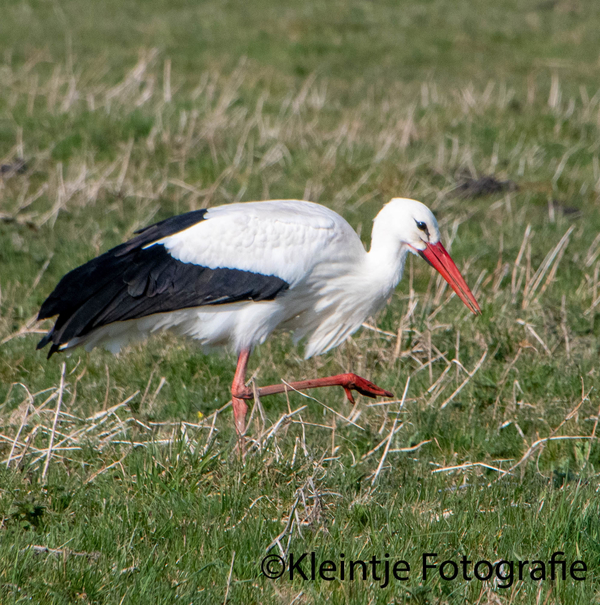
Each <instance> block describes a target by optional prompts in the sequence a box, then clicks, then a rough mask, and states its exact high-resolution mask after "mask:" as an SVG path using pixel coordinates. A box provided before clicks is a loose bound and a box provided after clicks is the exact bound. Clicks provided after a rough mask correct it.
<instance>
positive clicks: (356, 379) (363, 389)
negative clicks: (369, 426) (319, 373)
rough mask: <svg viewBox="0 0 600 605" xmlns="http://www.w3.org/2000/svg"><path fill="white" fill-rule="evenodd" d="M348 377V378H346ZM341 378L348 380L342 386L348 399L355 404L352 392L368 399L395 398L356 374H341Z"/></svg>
mask: <svg viewBox="0 0 600 605" xmlns="http://www.w3.org/2000/svg"><path fill="white" fill-rule="evenodd" d="M346 377H347V378H346ZM340 378H346V380H345V381H343V382H341V383H340V386H342V387H343V388H344V391H345V392H346V397H347V398H348V401H350V402H351V403H354V397H353V395H352V391H353V390H354V391H358V392H359V393H360V394H361V395H365V396H366V397H372V398H373V399H374V398H375V397H393V396H394V394H393V393H390V392H389V391H386V390H385V389H382V388H381V387H379V386H377V385H376V384H375V383H374V382H371V381H370V380H367V379H366V378H363V377H362V376H357V375H356V374H341V375H340Z"/></svg>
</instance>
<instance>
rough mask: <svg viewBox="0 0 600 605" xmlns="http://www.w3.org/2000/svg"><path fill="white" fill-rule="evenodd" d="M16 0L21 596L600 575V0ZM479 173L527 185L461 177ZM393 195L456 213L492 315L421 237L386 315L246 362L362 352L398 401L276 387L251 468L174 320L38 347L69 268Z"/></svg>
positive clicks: (311, 365) (10, 319) (528, 591)
mask: <svg viewBox="0 0 600 605" xmlns="http://www.w3.org/2000/svg"><path fill="white" fill-rule="evenodd" d="M2 10H3V14H2V19H1V20H0V50H2V52H3V54H2V55H0V56H2V57H3V60H2V63H1V64H0V158H2V163H3V164H11V163H13V162H15V161H16V159H17V158H19V157H24V158H25V159H26V161H27V168H26V170H25V171H23V172H7V173H5V174H3V176H2V177H1V180H0V342H1V343H2V344H0V601H1V602H2V603H20V602H25V601H28V602H36V603H37V602H39V603H77V602H82V603H86V602H89V603H115V604H118V603H137V602H139V603H149V602H156V603H163V602H164V603H171V602H173V603H174V602H186V603H190V602H191V603H213V602H214V603H223V602H224V600H226V599H227V600H228V601H229V602H231V603H256V602H261V603H290V602H292V601H294V602H295V603H312V602H320V601H323V600H324V597H321V595H327V597H328V598H329V599H330V600H332V601H333V602H337V603H356V604H359V603H365V604H366V603H396V602H397V603H400V602H408V603H465V602H468V603H475V602H479V603H507V604H508V603H536V604H537V603H553V602H556V603H559V602H560V603H576V602H577V603H578V602H595V601H597V600H598V598H599V597H600V589H599V585H598V579H599V575H600V566H599V557H600V521H599V519H600V510H599V508H600V507H599V500H598V496H597V490H598V489H599V488H600V481H599V476H598V472H599V470H600V447H599V445H598V439H597V436H596V433H597V430H596V428H597V423H598V409H599V404H600V402H599V401H598V398H597V396H596V392H597V388H598V380H599V375H598V373H597V369H596V368H597V359H598V344H597V342H598V340H597V337H598V332H599V330H600V324H599V323H598V320H597V319H596V316H597V315H598V313H600V305H597V306H596V303H597V301H598V297H599V292H598V286H599V284H600V260H599V257H600V243H599V242H598V241H596V239H595V238H596V236H597V234H598V232H599V231H600V212H599V197H598V194H599V192H600V163H599V158H598V156H599V145H598V140H600V138H599V135H600V132H599V123H598V111H599V107H600V94H598V92H599V91H598V84H597V81H598V70H599V68H598V63H597V45H595V44H594V41H595V37H596V36H597V31H598V27H599V26H600V11H599V9H598V8H597V7H596V5H595V4H594V3H592V2H583V1H582V2H577V1H569V0H562V1H561V0H558V1H557V2H555V3H552V2H541V3H540V2H538V1H536V2H519V3H517V2H509V1H503V2H490V1H488V0H481V1H480V2H478V3H477V11H475V10H474V9H473V3H469V2H464V1H462V0H461V1H458V2H454V3H452V4H449V3H445V2H440V1H431V2H425V1H419V2H410V3H408V2H402V3H392V2H387V3H384V2H378V3H375V2H359V1H357V0H352V1H350V2H344V3H341V2H338V3H328V4H325V3H317V2H314V1H313V2H306V3H303V4H302V5H301V7H298V6H297V5H292V4H289V5H287V6H286V5H284V4H281V3H275V2H270V1H267V0H261V2H257V3H253V5H252V10H250V9H249V8H248V5H247V4H245V3H241V2H227V3H223V2H203V3H196V4H193V3H184V2H175V3H174V2H170V3H163V2H134V1H133V0H130V1H129V2H119V3H116V2H114V3H94V4H89V6H88V5H85V6H84V5H83V4H82V3H81V2H79V1H75V0H70V1H66V2H61V3H60V5H59V4H57V3H53V4H49V3H46V2H29V3H24V2H21V3H18V2H17V3H11V5H10V6H6V7H3V9H2ZM468 174H471V175H472V176H475V175H484V174H493V175H495V176H496V178H498V179H499V180H505V179H510V180H511V181H513V182H514V183H516V184H517V186H518V188H517V189H515V190H510V191H506V192H501V193H493V194H490V195H482V196H478V197H473V198H465V197H460V196H459V195H457V192H456V190H455V188H456V186H457V185H458V184H460V183H461V182H462V180H463V179H464V178H465V175H468ZM398 195H402V196H409V197H414V198H417V199H421V200H423V201H424V202H425V203H427V204H428V205H430V206H431V207H432V208H433V209H434V211H435V212H436V215H437V216H438V219H439V221H440V225H441V227H442V234H443V239H444V242H446V243H447V244H449V242H452V255H453V257H454V258H455V260H456V261H457V264H458V265H459V267H461V270H462V271H463V273H464V274H465V276H466V279H467V281H468V282H469V284H471V286H472V288H473V290H474V291H475V293H476V295H477V298H478V300H479V301H480V303H481V306H482V308H483V315H482V316H481V317H478V318H474V317H472V316H471V315H470V314H469V313H468V311H467V309H466V308H464V307H463V306H462V305H461V304H460V301H458V300H457V299H456V297H454V296H453V297H449V294H448V291H447V289H446V288H445V287H444V286H443V284H442V283H441V281H440V280H439V279H438V278H437V277H436V276H435V275H433V274H432V272H431V270H430V268H429V267H427V265H425V263H422V262H421V260H420V259H418V258H414V259H412V260H411V261H410V262H409V263H408V265H407V270H406V275H405V278H404V280H403V282H402V283H401V285H400V287H399V288H398V291H397V293H396V294H395V296H394V298H393V300H392V301H391V303H390V305H389V306H388V307H387V309H386V310H385V311H384V312H382V313H381V315H380V316H379V317H378V318H376V326H377V330H372V329H367V328H365V329H363V330H361V331H360V332H358V333H357V334H356V335H355V336H354V337H353V338H352V339H351V340H350V341H349V342H348V343H346V344H345V345H343V346H342V347H340V348H338V349H337V350H336V351H334V352H332V353H330V354H327V355H325V356H322V357H319V358H317V359H313V360H310V361H308V362H305V361H303V360H302V349H301V347H300V348H299V349H296V348H294V347H293V346H292V345H291V342H290V340H289V338H288V337H287V336H286V335H278V336H275V337H273V338H272V339H271V340H270V341H269V342H268V343H267V344H265V345H264V346H261V347H260V348H259V349H258V350H257V351H256V352H255V353H254V355H253V357H252V359H251V368H250V369H251V371H252V372H256V380H257V382H258V384H270V383H273V382H277V381H279V380H280V379H281V378H284V379H286V380H294V379H301V378H305V377H311V376H317V375H320V376H324V375H327V374H331V373H338V372H340V371H356V372H357V373H360V374H363V375H365V376H366V377H368V378H370V379H372V380H374V381H375V382H376V383H378V384H380V385H381V386H383V387H385V388H387V389H390V390H392V391H393V392H395V393H396V394H397V395H398V397H399V400H398V401H396V402H394V403H391V404H389V405H372V404H373V402H372V401H371V400H365V399H364V398H363V399H360V400H359V401H358V402H357V405H356V408H355V409H353V408H351V406H350V405H349V404H348V403H347V402H346V401H344V398H343V394H342V393H341V392H337V391H336V390H321V391H313V392H311V393H310V395H311V397H310V398H306V397H303V396H302V395H299V394H293V395H290V397H289V401H288V400H286V397H284V396H276V397H271V398H265V399H264V400H263V401H262V402H261V408H260V409H258V406H256V409H255V410H254V414H253V416H252V421H251V423H250V427H249V439H250V441H251V443H252V447H251V448H250V451H249V453H248V455H247V457H246V459H245V461H244V463H242V462H241V461H240V460H239V457H238V456H237V455H236V452H235V450H234V448H235V442H236V440H235V433H234V430H233V423H232V414H231V409H230V407H226V405H227V403H228V400H229V395H228V394H229V385H230V383H231V380H232V377H233V371H234V367H235V359H234V358H233V356H228V355H221V356H219V355H214V356H204V355H202V354H201V353H200V352H199V351H198V350H197V349H196V348H195V347H194V346H193V344H190V343H188V342H185V341H182V340H178V339H175V338H173V337H170V336H168V335H166V336H165V335H163V336H160V337H156V338H153V339H152V340H151V341H149V342H148V343H147V345H141V346H139V347H134V348H131V349H129V350H127V351H125V352H124V353H122V354H121V355H120V356H118V357H113V356H111V355H110V354H108V353H106V352H103V351H94V352H92V353H90V354H88V353H85V352H79V351H77V352H75V353H74V354H73V355H71V356H70V357H66V358H60V357H59V356H55V357H53V358H52V359H51V360H50V361H47V360H46V359H45V355H44V354H43V353H41V352H37V351H35V345H36V343H37V340H38V339H39V337H40V334H41V333H43V331H44V330H45V329H46V328H47V327H48V326H49V325H50V323H49V322H46V323H43V324H37V323H36V322H35V314H36V313H37V310H38V309H39V305H40V304H41V302H42V301H43V300H44V298H45V297H46V296H47V295H48V294H49V292H50V291H51V290H52V288H53V287H54V286H55V285H56V283H57V281H58V280H59V279H60V277H61V276H62V275H63V274H64V273H65V272H66V271H68V270H69V269H71V268H73V267H75V266H76V265H78V264H80V263H83V262H85V261H86V260H88V259H89V258H91V257H93V256H94V255H95V254H98V253H99V252H101V251H104V250H106V249H108V248H109V247H111V246H114V245H116V244H118V243H120V242H122V241H124V240H125V239H126V238H127V237H129V236H131V234H132V233H133V231H134V230H135V229H137V228H139V227H141V226H144V225H146V224H148V223H149V222H151V221H153V220H159V219H161V218H165V217H167V216H170V215H172V214H174V213H178V212H184V211H187V210H189V209H194V208H200V207H204V206H206V205H216V204H221V203H228V202H232V201H235V200H252V199H265V198H280V197H283V198H285V197H295V198H302V197H306V198H307V199H308V198H310V199H312V200H314V201H320V202H321V203H324V204H327V205H328V206H330V207H332V208H334V209H335V210H337V211H338V212H340V213H342V214H343V215H344V216H345V217H346V218H347V219H348V220H349V221H350V222H351V224H352V225H353V226H354V227H356V228H357V229H358V230H359V232H360V233H361V236H362V238H363V240H364V241H365V244H367V245H368V239H369V233H370V224H371V220H372V218H373V217H374V216H375V214H376V213H377V211H378V209H379V208H380V207H381V205H382V203H384V202H386V201H387V200H388V199H390V198H391V197H392V196H398ZM563 237H565V239H562V238H563ZM561 242H562V243H561ZM447 247H448V246H447ZM372 325H375V323H373V324H372ZM63 362H64V363H65V374H64V378H63V382H62V383H61V372H62V363H63ZM457 362H459V363H457ZM409 378H410V384H409V386H408V391H407V397H406V401H405V402H404V404H402V403H401V401H400V399H401V395H402V393H403V391H404V388H405V386H406V384H407V381H408V379H409ZM61 384H62V387H61ZM59 400H60V402H61V404H60V409H59V411H60V413H59V414H58V416H57V415H56V411H57V403H58V401H59ZM303 406H305V407H303ZM300 408H303V409H301V410H300V411H297V410H299V409H300ZM331 410H335V412H336V414H334V413H333V412H332V411H331ZM55 418H56V426H55V430H54V431H53V426H54V423H55ZM394 426H395V432H393V427H394ZM52 435H53V436H52ZM51 439H52V456H51V457H50V458H49V459H48V455H47V453H48V447H49V443H50V440H51ZM378 446H380V447H379V448H378V449H375V448H377V447H378ZM65 448H68V449H65ZM48 460H49V461H48ZM47 462H48V464H47V465H46V463H47ZM450 467H460V468H454V469H453V468H450ZM436 471H437V472H436ZM270 546H272V548H271V550H270V552H271V553H272V554H280V553H281V552H282V551H283V552H285V553H294V554H296V556H299V555H300V554H302V553H304V552H308V553H310V552H312V551H314V552H315V553H316V556H317V558H318V559H319V560H320V561H323V560H325V559H328V558H329V559H332V560H335V561H339V560H340V554H341V553H344V555H345V559H346V560H351V559H359V558H362V559H366V560H369V559H371V557H372V556H377V557H378V558H380V559H381V558H384V556H385V554H386V553H388V554H389V555H390V559H393V560H398V559H405V560H407V561H408V562H409V563H410V564H411V574H410V579H409V580H408V581H406V582H401V583H393V584H392V585H390V586H388V587H385V588H382V587H381V586H379V585H378V583H377V582H374V581H370V580H368V581H362V580H360V581H358V580H357V581H354V582H350V581H348V580H346V581H339V580H336V581H332V582H328V581H326V580H317V581H314V582H313V581H303V580H302V579H301V578H298V577H296V579H294V580H290V579H289V576H287V577H284V578H281V579H279V580H267V579H266V578H265V577H263V576H262V575H261V572H260V562H261V560H262V558H263V557H264V556H265V555H266V554H267V549H268V548H269V547H270ZM556 551H564V552H565V553H566V557H567V559H568V560H569V561H570V562H572V561H574V560H575V559H583V560H584V561H585V562H586V563H587V565H588V573H587V578H586V580H585V581H583V582H576V581H572V580H567V581H563V580H558V581H551V580H550V579H547V580H546V581H542V582H536V581H533V580H531V579H528V578H526V579H525V580H523V581H516V582H514V584H513V585H512V586H511V587H509V588H501V587H499V586H498V584H499V583H498V582H495V583H494V582H492V581H489V582H479V581H470V582H467V581H464V580H455V581H444V580H442V579H440V577H439V575H435V574H434V575H433V576H431V577H430V578H428V580H427V581H426V582H424V581H423V580H422V578H421V574H420V568H419V563H420V557H421V555H422V554H423V553H424V552H437V553H438V554H439V557H438V563H440V562H441V561H443V560H444V559H446V558H450V559H454V560H456V561H460V558H461V557H462V556H467V557H468V558H469V559H471V560H474V561H477V560H479V559H485V560H489V561H490V562H492V563H494V562H497V561H499V560H502V559H507V560H514V561H516V560H524V559H528V560H530V561H531V560H534V559H541V560H546V561H547V560H548V559H549V557H550V555H551V554H552V553H553V552H556ZM232 562H233V563H232Z"/></svg>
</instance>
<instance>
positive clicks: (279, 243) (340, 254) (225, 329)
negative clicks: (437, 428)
mask: <svg viewBox="0 0 600 605" xmlns="http://www.w3.org/2000/svg"><path fill="white" fill-rule="evenodd" d="M415 222H417V223H421V224H423V223H425V224H426V225H427V236H428V242H429V243H431V244H437V242H438V241H439V230H438V227H437V222H436V221H435V218H434V217H433V214H432V213H431V212H430V210H429V209H428V208H427V207H426V206H424V205H423V204H421V203H420V202H417V201H414V200H406V199H394V200H392V201H391V202H390V203H389V204H387V205H386V206H384V208H383V209H382V210H381V212H380V213H379V214H378V215H377V217H376V219H375V221H374V225H373V234H372V244H371V249H370V252H368V253H367V252H366V250H365V248H364V246H363V244H362V242H361V241H360V238H359V237H358V235H357V234H356V232H355V231H354V230H353V229H352V227H351V226H350V225H349V224H348V222H347V221H346V220H345V219H343V218H342V217H341V216H340V215H339V214H337V213H335V212H333V211H332V210H330V209H328V208H326V207H324V206H321V205H319V204H314V203H311V202H305V201H299V200H273V201H266V202H248V203H242V204H231V205H226V206H219V207H215V208H211V209H209V210H208V211H207V212H206V214H205V215H204V217H203V220H201V221H199V222H197V223H195V224H193V225H191V226H189V227H187V228H186V229H184V230H181V231H179V232H177V233H173V234H171V235H168V236H167V237H164V238H162V239H159V240H157V241H155V242H151V243H149V244H147V245H146V246H144V249H148V248H151V247H152V246H164V248H165V249H166V251H167V252H168V254H169V255H170V256H171V257H173V259H176V260H177V261H179V262H182V263H190V264H194V265H200V266H202V267H206V268H208V269H213V270H218V269H223V268H229V269H237V270H241V271H247V272H251V273H253V274H254V273H255V274H260V275H262V276H265V275H266V276H275V277H277V278H279V279H281V280H283V281H285V282H286V283H287V284H288V285H289V287H288V288H287V289H286V290H285V291H282V292H281V293H280V294H278V295H277V296H276V297H275V298H274V299H273V300H259V301H255V300H249V301H239V302H233V303H232V302H229V303H226V304H222V305H219V304H215V303H218V301H213V302H212V304H211V305H210V306H206V305H203V306H199V307H192V308H183V309H179V310H174V311H169V312H167V313H156V314H151V315H147V316H145V317H141V318H135V319H128V320H126V321H118V322H114V323H110V324H108V325H104V326H102V327H99V328H98V329H95V330H92V331H91V332H89V333H87V334H84V335H81V336H76V337H74V338H72V339H71V340H69V341H68V342H67V343H64V344H63V345H61V347H60V349H61V350H64V349H71V348H73V347H75V346H79V345H83V346H85V348H86V349H88V350H90V349H92V348H94V347H96V346H103V347H105V348H107V349H108V350H110V351H113V352H117V351H119V350H120V348H121V347H122V346H123V345H125V344H127V343H129V342H131V341H135V340H139V339H140V338H143V337H145V336H146V335H148V334H150V333H152V332H157V331H159V330H167V329H168V330H172V331H174V332H176V333H178V334H182V335H187V336H190V337H192V338H194V339H196V340H197V341H199V343H200V344H201V345H202V346H203V347H205V348H207V349H212V348H215V347H220V346H228V347H231V348H233V349H234V350H236V351H237V352H239V351H241V350H243V349H248V348H249V349H252V348H253V347H254V346H255V345H256V344H260V343H262V342H264V340H265V339H266V338H267V337H268V336H269V334H271V333H272V332H273V331H274V330H276V329H282V330H287V331H290V332H292V333H293V336H294V339H295V341H298V340H300V339H302V338H306V339H307V342H306V347H305V357H306V358H309V357H311V356H313V355H318V354H320V353H323V352H325V351H327V350H329V349H331V348H333V347H335V346H337V345H339V344H340V343H342V342H343V341H344V340H345V339H346V338H347V337H348V336H350V335H351V334H352V333H353V332H355V331H356V330H357V329H358V328H359V327H360V326H361V324H362V323H363V322H364V321H365V319H367V318H368V317H369V316H371V315H372V314H373V313H375V312H376V311H378V310H379V309H380V308H381V307H382V306H383V305H384V304H385V302H386V301H387V299H388V298H389V296H390V294H391V292H392V291H393V289H394V288H395V286H396V285H397V284H398V282H399V281H400V279H401V277H402V270H403V267H404V262H405V259H406V254H407V252H408V251H409V250H411V249H412V251H413V252H420V250H421V249H423V248H424V247H425V240H424V239H423V238H422V236H423V233H422V232H421V231H419V230H418V229H416V228H415Z"/></svg>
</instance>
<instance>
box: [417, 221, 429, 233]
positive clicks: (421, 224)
mask: <svg viewBox="0 0 600 605" xmlns="http://www.w3.org/2000/svg"><path fill="white" fill-rule="evenodd" d="M415 222H416V223H417V229H420V230H421V231H424V232H425V233H427V225H426V224H425V223H424V222H423V221H415Z"/></svg>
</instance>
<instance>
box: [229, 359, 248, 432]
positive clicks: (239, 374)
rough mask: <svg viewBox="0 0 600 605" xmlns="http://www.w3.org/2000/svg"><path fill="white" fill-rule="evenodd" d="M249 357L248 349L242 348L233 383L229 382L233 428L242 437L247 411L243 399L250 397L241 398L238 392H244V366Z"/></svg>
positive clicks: (244, 430)
mask: <svg viewBox="0 0 600 605" xmlns="http://www.w3.org/2000/svg"><path fill="white" fill-rule="evenodd" d="M249 357H250V350H249V349H244V350H243V351H242V352H241V353H240V355H239V357H238V363H237V368H236V369H235V375H234V377H233V383H232V384H231V404H232V405H233V418H234V420H235V430H236V431H237V434H238V437H240V438H242V437H243V436H244V433H245V432H246V414H247V413H248V406H247V404H246V402H245V401H244V399H252V397H245V398H242V397H240V396H239V394H240V393H245V392H246V390H247V389H246V366H247V365H248V358H249Z"/></svg>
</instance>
